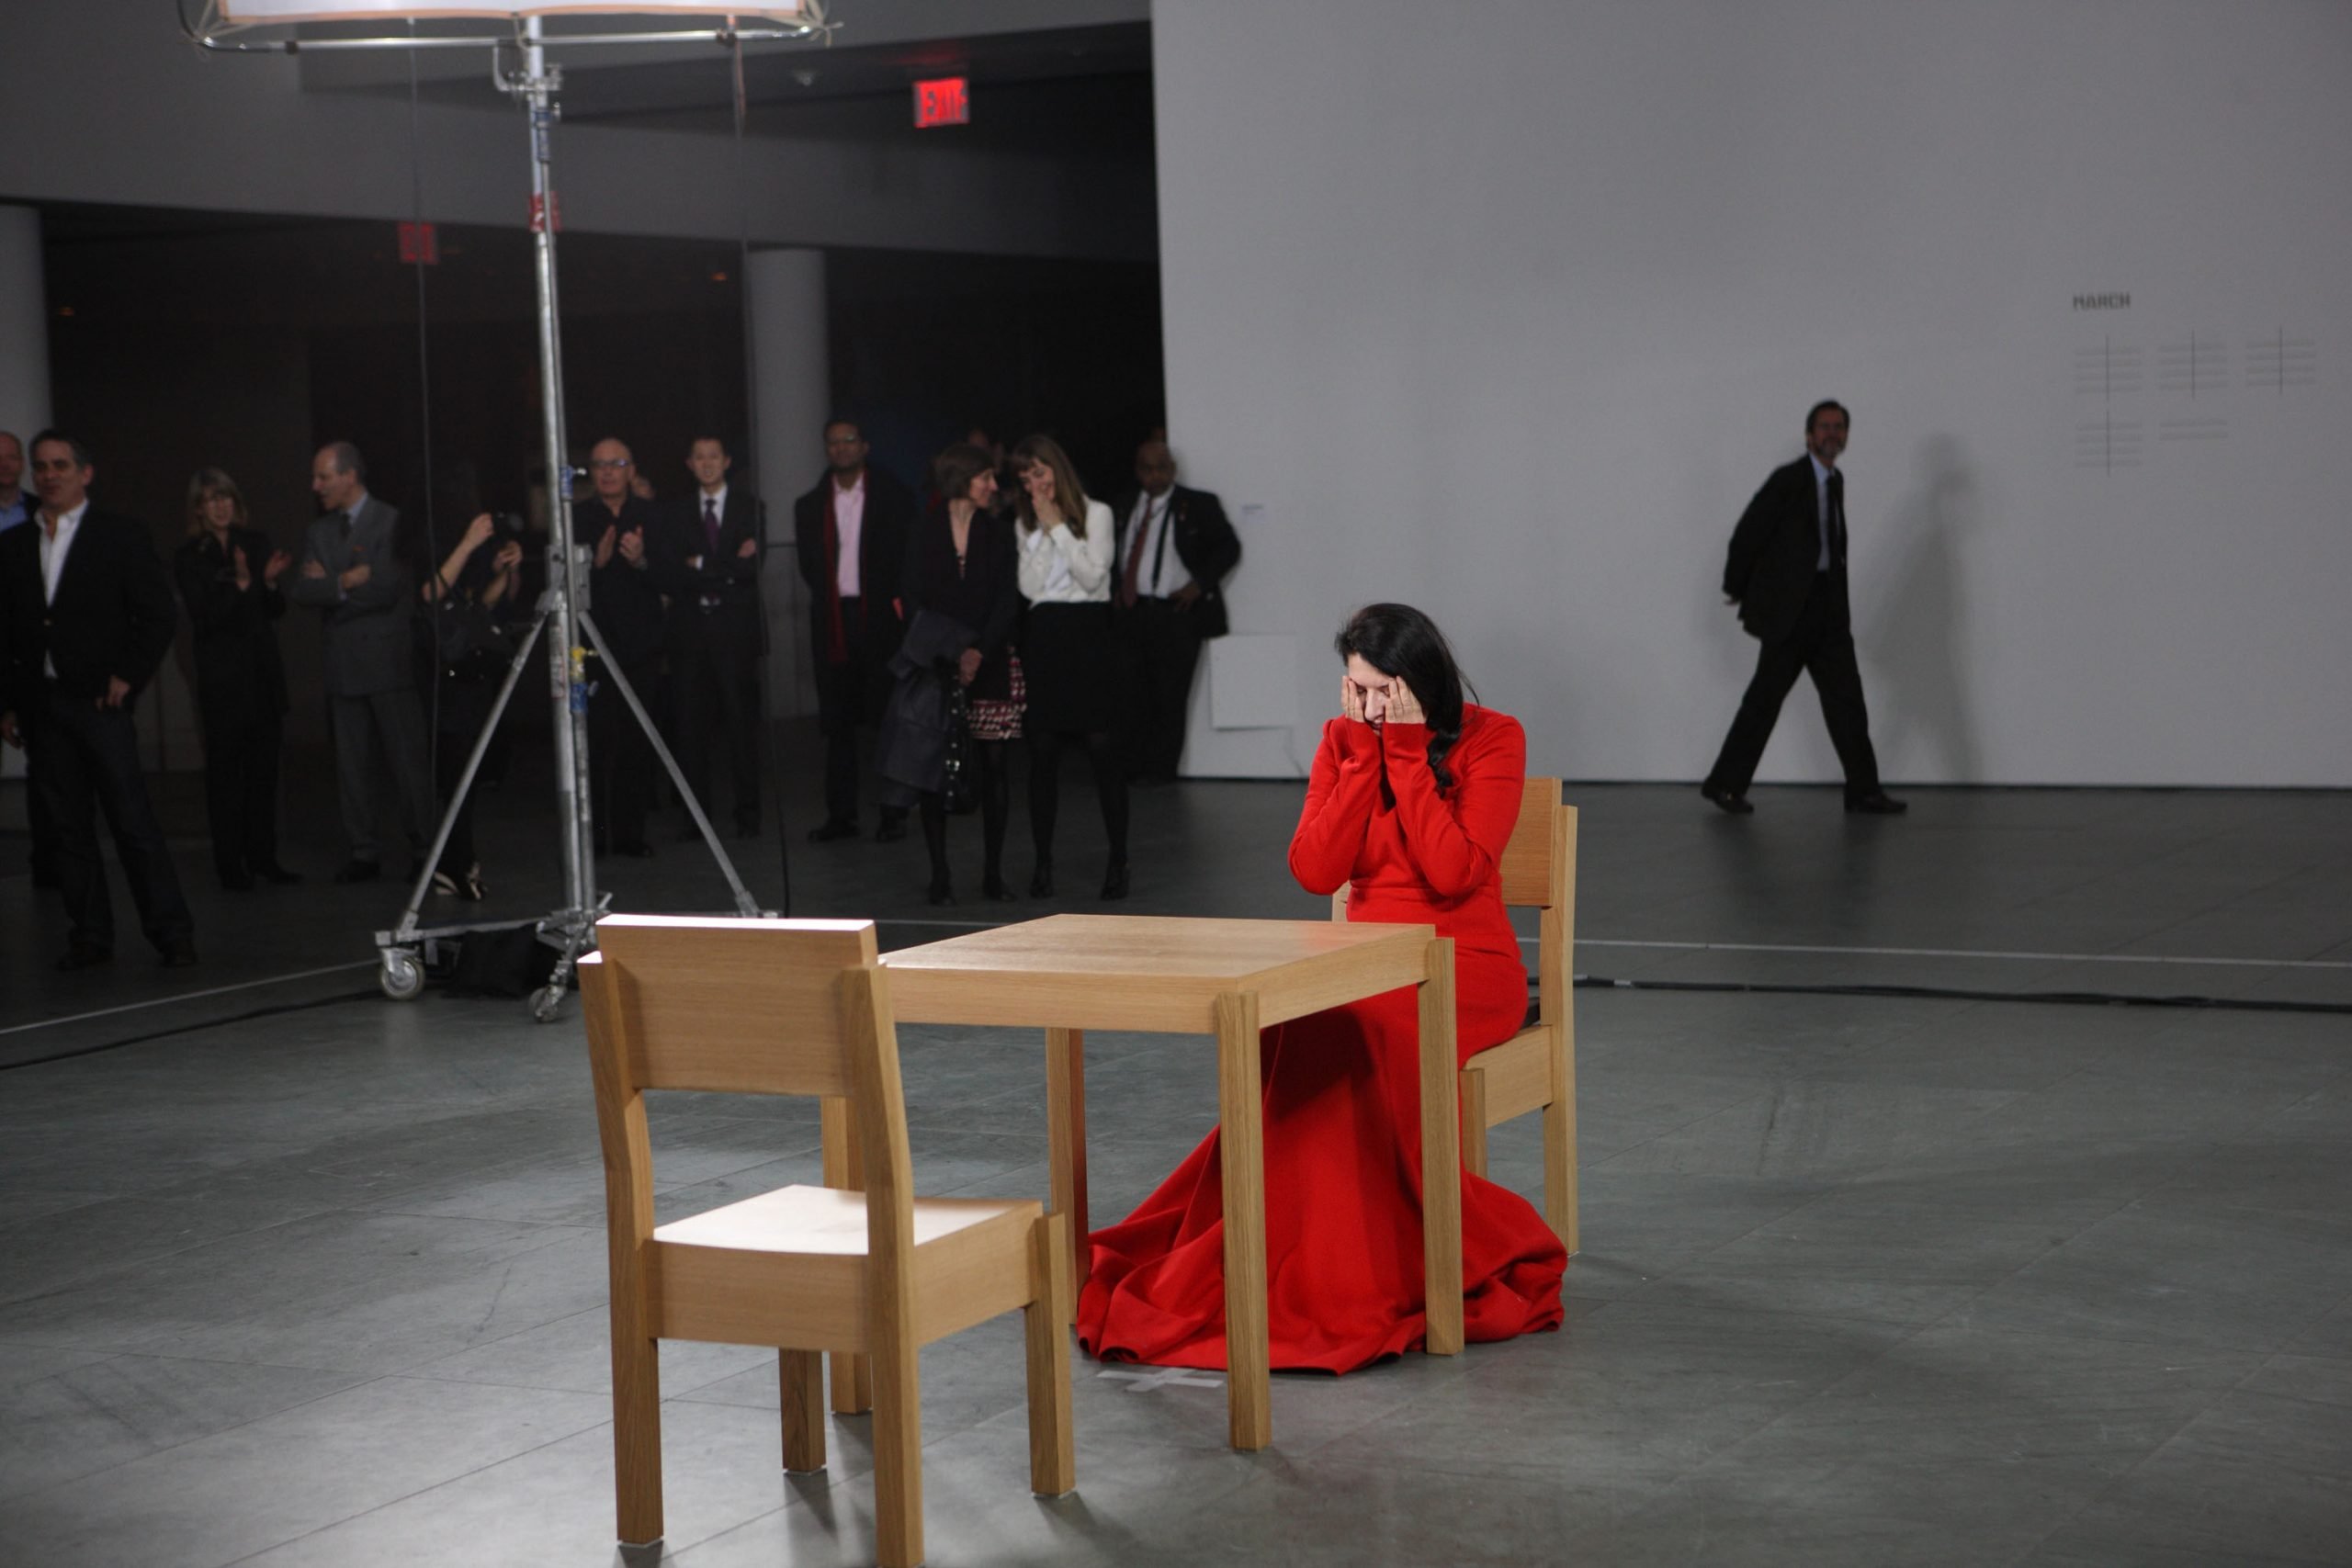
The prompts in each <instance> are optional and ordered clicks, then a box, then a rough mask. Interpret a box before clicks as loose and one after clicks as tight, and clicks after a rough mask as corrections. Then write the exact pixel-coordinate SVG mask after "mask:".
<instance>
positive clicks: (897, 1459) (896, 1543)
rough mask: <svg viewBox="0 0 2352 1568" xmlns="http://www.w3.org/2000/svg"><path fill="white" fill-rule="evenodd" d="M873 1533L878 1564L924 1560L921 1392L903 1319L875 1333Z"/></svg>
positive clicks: (902, 1566)
mask: <svg viewBox="0 0 2352 1568" xmlns="http://www.w3.org/2000/svg"><path fill="white" fill-rule="evenodd" d="M866 1359H867V1360H868V1362H869V1363H870V1364H871V1365H872V1367H873V1369H874V1533H875V1540H876V1560H877V1561H878V1562H879V1565H880V1568H916V1565H917V1564H918V1563H920V1562H922V1382H921V1379H920V1377H919V1376H918V1374H917V1371H916V1361H915V1342H914V1337H913V1336H912V1335H911V1334H910V1333H909V1332H908V1331H907V1327H906V1325H891V1327H890V1329H889V1331H888V1332H887V1333H883V1334H877V1335H876V1336H875V1337H874V1342H873V1349H872V1352H871V1353H870V1355H869V1356H868V1357H867V1358H866Z"/></svg>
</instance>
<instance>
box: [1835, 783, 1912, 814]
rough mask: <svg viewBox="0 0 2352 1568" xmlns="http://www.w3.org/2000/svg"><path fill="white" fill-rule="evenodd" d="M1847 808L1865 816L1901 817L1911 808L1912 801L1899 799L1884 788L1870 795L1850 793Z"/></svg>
mask: <svg viewBox="0 0 2352 1568" xmlns="http://www.w3.org/2000/svg"><path fill="white" fill-rule="evenodd" d="M1846 809H1847V810H1848V811H1849V812H1860V814H1861V815H1862V816H1865V817H1900V816H1902V815H1903V814H1904V813H1905V812H1906V811H1908V810H1910V809H1911V803H1910V802H1909V801H1907V800H1897V799H1895V798H1894V796H1893V795H1889V794H1887V793H1886V791H1884V790H1883V789H1874V790H1872V791H1871V792H1870V794H1868V795H1848V796H1847V797H1846Z"/></svg>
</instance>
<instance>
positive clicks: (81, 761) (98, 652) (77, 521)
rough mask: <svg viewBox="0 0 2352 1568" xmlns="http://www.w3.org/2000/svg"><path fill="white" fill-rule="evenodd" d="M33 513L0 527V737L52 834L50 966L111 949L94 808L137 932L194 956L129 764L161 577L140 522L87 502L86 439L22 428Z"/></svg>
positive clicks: (177, 958) (164, 604)
mask: <svg viewBox="0 0 2352 1568" xmlns="http://www.w3.org/2000/svg"><path fill="white" fill-rule="evenodd" d="M32 470H33V487H34V490H35V491H36V492H37V493H38V495H39V497H40V505H39V507H38V508H37V509H36V512H35V515H34V518H33V521H32V522H31V523H30V524H28V525H24V526H21V527H17V528H12V529H10V530H8V531H7V532H6V534H0V738H5V739H6V741H7V742H8V744H10V745H12V746H23V747H24V748H25V749H26V750H27V751H28V753H29V757H28V761H29V762H30V771H31V773H32V787H33V789H34V791H35V793H36V794H37V795H39V796H40V799H41V801H42V802H43V806H44V809H45V810H46V812H47V815H48V818H49V819H50V821H51V823H52V824H54V827H55V831H56V835H57V846H56V863H57V878H58V889H59V891H60V892H61V893H62V894H63V895H64V897H65V912H66V915H67V917H68V918H69V919H71V920H72V922H73V926H72V930H71V931H70V932H69V933H68V937H67V947H66V953H65V956H64V957H63V958H61V959H60V960H58V964H57V966H58V967H59V968H60V969H83V968H87V967H89V966H90V965H91V964H103V963H105V962H106V961H107V959H108V958H110V957H112V956H113V954H114V905H113V902H112V900H111V899H110V898H109V897H107V881H106V868H105V866H104V864H103V863H101V862H100V860H99V859H98V832H97V818H96V814H97V813H98V812H99V811H104V812H105V813H106V818H107V827H108V828H110V829H113V832H114V842H115V849H116V851H117V852H118V853H119V854H120V856H121V858H122V870H123V875H124V877H125V878H126V879H127V880H128V881H129V882H130V897H131V901H132V902H133V903H135V904H136V905H137V906H138V907H139V923H140V926H141V929H142V930H143V931H145V932H146V933H147V940H148V941H150V942H153V943H154V944H155V947H156V950H157V951H158V952H160V953H162V954H163V955H164V964H166V965H169V966H174V967H176V966H178V965H180V964H193V963H195V962H196V942H195V937H194V922H193V920H192V919H190V917H189V915H188V908H187V899H186V898H185V897H182V896H181V893H180V882H179V876H178V874H176V873H175V871H174V870H173V869H172V857H171V852H170V850H169V849H168V848H166V847H165V845H164V829H163V827H162V825H161V824H160V823H158V822H157V821H156V820H155V812H154V809H153V807H151V806H150V805H149V804H148V800H147V785H146V783H145V781H144V780H143V779H141V776H140V773H139V745H138V735H137V732H136V731H135V730H134V729H133V728H132V726H131V720H130V710H131V705H132V703H133V702H134V701H135V700H136V699H137V697H138V694H139V691H140V688H141V687H142V686H144V685H146V683H147V682H148V680H149V679H150V678H151V677H152V676H153V674H154V673H155V666H156V665H157V664H158V663H160V662H161V661H162V660H163V657H164V653H165V652H166V651H167V650H168V649H170V648H171V646H172V628H173V623H174V621H175V619H176V614H177V613H176V612H175V609H174V608H173V605H172V584H171V580H170V578H168V577H167V576H166V575H165V574H164V563H163V562H162V561H160V560H158V559H157V558H156V557H155V547H154V545H153V542H152V541H151V540H150V539H149V538H148V536H147V530H146V528H145V527H144V526H143V525H141V524H139V523H136V522H134V521H132V520H131V519H130V518H128V517H119V516H116V515H115V514H113V513H107V512H103V511H100V510H98V509H97V508H96V507H94V506H92V505H91V504H90V500H89V488H90V481H91V480H92V479H95V478H96V468H95V466H94V465H93V463H92V461H91V457H90V450H89V448H88V447H87V446H84V445H83V444H82V443H81V442H80V441H78V440H76V439H75V438H74V437H73V436H71V435H67V434H64V433H62V431H55V430H44V431H42V432H41V433H40V434H39V435H36V436H34V437H33V446H32Z"/></svg>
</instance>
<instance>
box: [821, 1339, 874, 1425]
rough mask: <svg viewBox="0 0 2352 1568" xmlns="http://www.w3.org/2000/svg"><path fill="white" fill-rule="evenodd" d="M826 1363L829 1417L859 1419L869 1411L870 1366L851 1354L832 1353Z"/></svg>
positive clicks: (871, 1393)
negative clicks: (830, 1388) (830, 1394)
mask: <svg viewBox="0 0 2352 1568" xmlns="http://www.w3.org/2000/svg"><path fill="white" fill-rule="evenodd" d="M826 1359H827V1360H829V1361H830V1362H831V1363H832V1369H833V1402H832V1403H833V1414H834V1415H836V1416H863V1415H865V1413H866V1412H867V1411H869V1410H871V1409H873V1408H874V1367H873V1364H872V1363H871V1362H869V1361H868V1360H867V1359H865V1357H864V1356H862V1355H859V1354H858V1353H857V1352H856V1351H854V1350H835V1351H834V1352H832V1354H831V1355H830V1356H828V1357H827V1358H826Z"/></svg>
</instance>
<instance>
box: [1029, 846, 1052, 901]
mask: <svg viewBox="0 0 2352 1568" xmlns="http://www.w3.org/2000/svg"><path fill="white" fill-rule="evenodd" d="M1053 896H1054V862H1053V857H1051V856H1050V855H1049V856H1047V857H1046V859H1044V860H1041V861H1039V862H1038V863H1037V870H1036V874H1035V875H1033V876H1031V877H1030V878H1029V897H1032V898H1050V897H1053Z"/></svg>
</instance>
